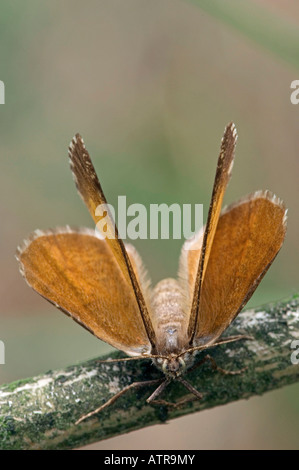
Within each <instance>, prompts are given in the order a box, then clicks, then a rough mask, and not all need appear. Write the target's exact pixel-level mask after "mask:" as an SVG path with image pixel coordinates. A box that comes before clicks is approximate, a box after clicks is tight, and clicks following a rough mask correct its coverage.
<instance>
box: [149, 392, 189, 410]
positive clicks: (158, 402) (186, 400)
mask: <svg viewBox="0 0 299 470" xmlns="http://www.w3.org/2000/svg"><path fill="white" fill-rule="evenodd" d="M196 400H198V398H196V397H195V396H194V395H191V396H190V395H188V396H187V397H185V398H182V399H181V400H178V401H177V402H175V403H173V402H171V401H166V400H154V401H152V402H151V405H163V406H167V407H168V408H179V407H180V406H183V405H185V404H186V403H189V402H191V401H196Z"/></svg>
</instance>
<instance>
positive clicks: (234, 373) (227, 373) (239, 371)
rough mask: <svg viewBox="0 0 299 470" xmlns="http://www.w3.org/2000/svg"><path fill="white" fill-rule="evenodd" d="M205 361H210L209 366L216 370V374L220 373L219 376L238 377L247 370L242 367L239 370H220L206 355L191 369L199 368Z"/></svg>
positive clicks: (211, 358) (210, 357)
mask: <svg viewBox="0 0 299 470" xmlns="http://www.w3.org/2000/svg"><path fill="white" fill-rule="evenodd" d="M207 361H210V363H211V365H212V368H213V369H214V370H217V371H218V372H220V373H221V374H223V375H240V374H242V373H243V372H244V371H245V370H247V369H248V367H243V369H240V370H225V369H222V368H221V367H219V366H217V363H216V361H215V359H214V358H213V357H212V356H210V355H209V354H207V355H206V356H205V357H204V358H203V359H202V360H201V361H199V362H198V363H197V364H196V365H195V367H194V368H192V369H195V368H196V367H199V366H201V365H202V364H204V363H205V362H207Z"/></svg>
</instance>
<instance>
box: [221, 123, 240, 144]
mask: <svg viewBox="0 0 299 470" xmlns="http://www.w3.org/2000/svg"><path fill="white" fill-rule="evenodd" d="M229 134H230V135H231V136H232V137H233V140H234V141H235V142H236V141H237V139H238V132H237V128H236V125H235V123H234V122H233V121H231V122H230V123H229V124H227V126H226V127H225V129H224V136H223V139H224V138H225V136H227V135H229Z"/></svg>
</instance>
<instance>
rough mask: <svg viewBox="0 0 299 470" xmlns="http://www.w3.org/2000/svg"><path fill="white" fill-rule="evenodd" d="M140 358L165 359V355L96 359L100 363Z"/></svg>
mask: <svg viewBox="0 0 299 470" xmlns="http://www.w3.org/2000/svg"><path fill="white" fill-rule="evenodd" d="M140 359H167V356H158V355H156V354H150V355H148V356H134V357H123V358H120V359H102V360H98V361H97V362H100V363H102V364H105V363H106V364H107V363H109V362H127V361H138V360H140Z"/></svg>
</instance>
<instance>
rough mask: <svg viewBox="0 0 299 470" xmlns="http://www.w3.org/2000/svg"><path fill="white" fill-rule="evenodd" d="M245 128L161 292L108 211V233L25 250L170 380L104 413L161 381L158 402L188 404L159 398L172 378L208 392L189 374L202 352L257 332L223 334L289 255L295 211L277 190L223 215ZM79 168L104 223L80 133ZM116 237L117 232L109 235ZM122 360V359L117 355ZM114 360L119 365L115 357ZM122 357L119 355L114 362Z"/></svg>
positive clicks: (29, 276)
mask: <svg viewBox="0 0 299 470" xmlns="http://www.w3.org/2000/svg"><path fill="white" fill-rule="evenodd" d="M236 140H237V132H236V129H235V126H234V124H232V123H231V124H229V125H228V126H227V127H226V129H225V133H224V136H223V139H222V143H221V149H220V155H219V158H218V164H217V170H216V176H215V181H214V187H213V193H212V198H211V203H210V208H209V213H208V219H207V223H206V226H205V227H204V228H203V229H202V230H201V231H200V232H199V233H198V234H197V236H196V237H194V238H193V239H192V240H188V241H186V242H185V244H184V246H183V248H182V253H181V259H180V268H179V275H178V279H165V280H163V281H161V282H159V283H158V285H157V286H156V287H155V288H154V289H153V290H152V289H151V288H150V286H149V282H148V277H147V274H146V271H145V269H144V267H143V264H142V261H141V258H140V256H139V255H138V253H137V251H136V250H135V249H134V248H133V247H132V246H131V245H126V246H125V245H124V243H123V241H122V240H121V239H120V238H119V236H118V232H117V228H116V227H115V224H114V221H113V219H112V217H111V216H110V215H109V213H108V217H107V218H106V220H107V226H106V233H105V235H106V238H105V239H100V238H99V237H97V236H96V234H95V232H94V231H93V230H90V229H86V228H83V229H77V230H76V229H71V228H70V227H66V228H57V229H54V230H48V231H41V230H36V231H35V232H34V233H33V234H32V235H31V236H30V237H29V239H27V240H26V241H24V242H23V245H22V246H21V247H19V248H18V250H17V259H18V260H19V264H20V271H21V273H22V274H23V276H24V277H25V279H26V281H27V283H28V284H29V285H30V286H31V287H32V288H33V289H34V290H35V291H36V292H38V293H39V294H40V295H42V296H43V297H44V298H46V299H47V300H49V301H50V302H51V303H53V304H54V305H55V306H56V307H58V308H59V309H60V310H62V311H63V312H64V313H66V314H67V315H70V316H71V317H72V318H73V319H74V320H75V321H77V322H78V323H79V324H80V325H82V326H83V327H85V328H86V329H87V330H89V331H90V332H91V333H93V334H94V335H95V336H97V337H98V338H100V339H101V340H103V341H106V342H107V343H109V344H111V345H112V346H114V347H115V348H117V349H119V350H121V351H124V352H125V353H127V354H128V355H129V356H131V357H129V358H126V359H122V360H135V359H140V358H149V359H152V361H153V363H154V364H155V365H156V366H157V367H158V368H159V369H160V370H161V371H162V372H163V373H164V378H163V379H157V380H148V381H145V382H134V383H132V384H131V385H129V386H127V387H126V388H125V389H124V390H122V391H120V392H119V393H117V394H116V395H114V396H113V397H112V398H110V400H108V401H107V402H106V403H105V404H104V405H102V406H100V407H99V408H98V409H97V410H94V411H91V412H90V413H89V414H87V415H85V416H83V417H81V418H80V419H79V420H78V421H77V423H79V422H81V421H82V420H83V419H86V418H87V417H89V416H92V415H94V414H95V413H98V412H99V411H101V410H103V409H104V408H105V407H107V406H108V405H110V404H111V403H113V402H114V401H115V400H116V399H117V398H119V397H120V396H121V395H122V394H123V393H124V392H126V391H127V390H129V389H132V388H137V387H141V386H144V385H154V384H159V386H158V388H157V389H156V390H155V391H154V393H152V395H151V396H150V397H149V398H148V399H147V402H148V403H160V404H165V405H169V406H170V405H172V406H178V405H181V404H182V403H185V402H186V401H188V400H190V397H189V398H185V399H183V400H181V401H180V402H178V403H176V404H171V403H168V402H166V401H164V400H157V397H158V396H159V395H160V394H161V392H162V391H163V390H164V389H165V387H166V386H167V385H168V384H169V383H170V382H171V381H172V380H174V379H175V380H178V381H180V382H181V383H182V384H183V385H184V386H185V387H186V388H187V389H188V390H189V391H190V392H191V393H192V395H193V397H192V399H200V398H201V397H202V394H201V393H200V392H198V391H197V390H196V389H195V388H194V387H193V386H192V385H191V384H189V383H188V382H187V381H186V380H185V379H184V378H183V375H184V373H185V372H186V371H188V370H191V368H192V369H194V368H195V367H198V366H199V365H200V364H202V363H203V362H205V361H207V360H209V361H210V362H211V363H212V365H213V367H214V368H216V369H218V370H219V371H220V372H222V373H226V374H236V373H240V372H242V371H234V372H229V371H225V370H223V369H220V368H218V367H217V365H216V364H215V362H214V360H213V359H212V358H211V356H209V355H206V356H205V357H204V359H203V360H201V361H199V362H196V354H197V352H198V351H203V350H205V349H208V348H210V347H212V346H213V347H214V346H216V345H219V344H224V343H229V342H233V341H237V340H240V339H249V337H248V336H244V335H238V336H231V337H225V338H221V335H222V333H223V332H224V331H225V330H226V329H227V327H228V326H229V325H230V323H231V322H232V321H233V320H234V318H235V317H236V316H237V315H238V313H239V312H240V311H241V309H242V308H243V307H244V305H245V304H246V302H247V301H248V300H249V298H250V297H251V296H252V294H253V292H254V291H255V289H256V288H257V286H258V284H259V283H260V281H261V280H262V278H263V276H264V275H265V273H266V271H267V270H268V269H269V267H270V265H271V263H272V262H273V260H274V258H275V257H276V255H277V253H278V252H279V250H280V248H281V246H282V243H283V240H284V237H285V233H286V210H285V207H284V205H283V203H282V201H281V200H279V199H278V198H277V197H276V196H274V195H273V194H272V193H270V192H269V191H258V192H255V193H253V194H250V195H249V196H247V197H245V198H243V199H241V200H240V201H239V202H237V203H235V204H233V205H231V206H229V207H227V208H226V209H224V210H223V211H222V212H221V206H222V200H223V196H224V193H225V190H226V187H227V184H228V181H229V179H230V175H231V171H232V166H233V161H234V152H235V146H236ZM69 157H70V164H71V169H72V172H73V176H74V179H75V182H76V186H77V189H78V192H79V194H80V195H81V197H82V199H83V201H84V202H85V204H86V206H87V208H88V210H89V212H90V214H91V216H92V217H93V219H94V221H95V223H98V221H99V220H100V217H99V216H97V215H96V208H97V206H98V205H100V204H106V198H105V196H104V193H103V190H102V187H101V185H100V183H99V180H98V177H97V175H96V172H95V170H94V167H93V164H92V162H91V159H90V156H89V154H88V152H87V150H86V148H85V145H84V142H83V139H82V138H81V137H80V135H79V134H77V135H76V136H75V137H74V138H73V140H72V142H71V144H70V147H69ZM111 233H115V236H114V238H113V237H109V234H111ZM117 361H118V360H117ZM110 362H111V361H110ZM112 362H113V360H112Z"/></svg>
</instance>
